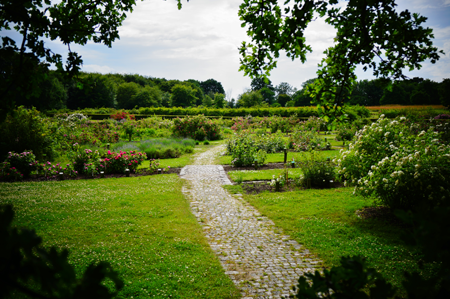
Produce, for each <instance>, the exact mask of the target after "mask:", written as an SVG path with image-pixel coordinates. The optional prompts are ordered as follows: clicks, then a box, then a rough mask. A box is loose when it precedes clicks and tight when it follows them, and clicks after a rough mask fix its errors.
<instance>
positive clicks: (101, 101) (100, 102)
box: [67, 74, 115, 109]
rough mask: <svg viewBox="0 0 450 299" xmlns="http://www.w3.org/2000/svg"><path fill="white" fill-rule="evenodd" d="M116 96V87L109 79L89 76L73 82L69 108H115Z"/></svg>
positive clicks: (69, 90) (70, 90) (69, 91)
mask: <svg viewBox="0 0 450 299" xmlns="http://www.w3.org/2000/svg"><path fill="white" fill-rule="evenodd" d="M80 84H81V86H80ZM114 96H115V93H114V87H113V85H112V82H110V81H109V80H108V77H106V76H103V75H100V74H87V75H83V76H81V77H79V78H78V79H77V81H72V82H71V84H70V86H69V89H68V99H67V107H68V108H69V109H77V108H96V107H114Z"/></svg>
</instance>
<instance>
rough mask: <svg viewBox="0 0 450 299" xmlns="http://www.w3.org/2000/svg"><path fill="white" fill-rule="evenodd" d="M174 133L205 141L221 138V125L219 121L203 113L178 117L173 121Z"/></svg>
mask: <svg viewBox="0 0 450 299" xmlns="http://www.w3.org/2000/svg"><path fill="white" fill-rule="evenodd" d="M173 133H174V135H176V136H181V137H190V138H193V139H195V140H200V141H203V140H205V139H207V140H218V139H220V138H221V135H220V127H219V125H218V123H217V122H214V121H213V120H211V119H209V118H207V117H205V116H204V115H203V114H202V115H196V116H186V117H184V118H178V117H177V118H176V119H174V121H173Z"/></svg>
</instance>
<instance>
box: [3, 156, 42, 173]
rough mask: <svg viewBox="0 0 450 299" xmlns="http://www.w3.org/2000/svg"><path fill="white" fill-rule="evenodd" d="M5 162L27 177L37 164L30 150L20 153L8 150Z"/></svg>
mask: <svg viewBox="0 0 450 299" xmlns="http://www.w3.org/2000/svg"><path fill="white" fill-rule="evenodd" d="M6 162H8V163H9V164H10V165H11V167H13V168H15V169H17V170H18V171H19V172H20V173H22V174H23V176H24V177H28V176H29V175H30V173H31V172H32V171H33V170H35V169H36V165H37V161H36V156H35V155H34V154H33V153H32V152H23V153H20V154H17V153H15V152H9V153H8V157H7V158H6Z"/></svg>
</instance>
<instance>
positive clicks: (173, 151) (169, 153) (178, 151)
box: [112, 138, 195, 159]
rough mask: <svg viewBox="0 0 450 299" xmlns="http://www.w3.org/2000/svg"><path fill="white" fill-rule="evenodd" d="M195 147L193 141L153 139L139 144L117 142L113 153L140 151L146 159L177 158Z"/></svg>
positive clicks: (190, 151)
mask: <svg viewBox="0 0 450 299" xmlns="http://www.w3.org/2000/svg"><path fill="white" fill-rule="evenodd" d="M194 147H195V141H194V140H193V139H173V138H170V139H169V138H154V139H146V140H141V141H139V142H127V143H125V142H119V143H116V144H114V145H113V147H112V149H114V150H115V151H126V150H140V151H141V152H143V153H145V154H146V155H147V158H148V159H171V158H178V157H180V156H181V155H183V154H185V153H192V152H193V149H194Z"/></svg>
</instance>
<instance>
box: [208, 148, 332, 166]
mask: <svg viewBox="0 0 450 299" xmlns="http://www.w3.org/2000/svg"><path fill="white" fill-rule="evenodd" d="M338 155H339V151H338V150H329V151H317V152H316V157H323V158H330V159H333V158H334V157H336V156H338ZM307 158H309V153H307V152H288V153H287V162H290V161H292V159H294V160H295V161H302V160H305V159H307ZM216 162H217V164H220V165H230V164H231V156H220V157H218V158H217V159H216ZM283 162H284V153H274V154H267V159H266V163H283Z"/></svg>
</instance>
